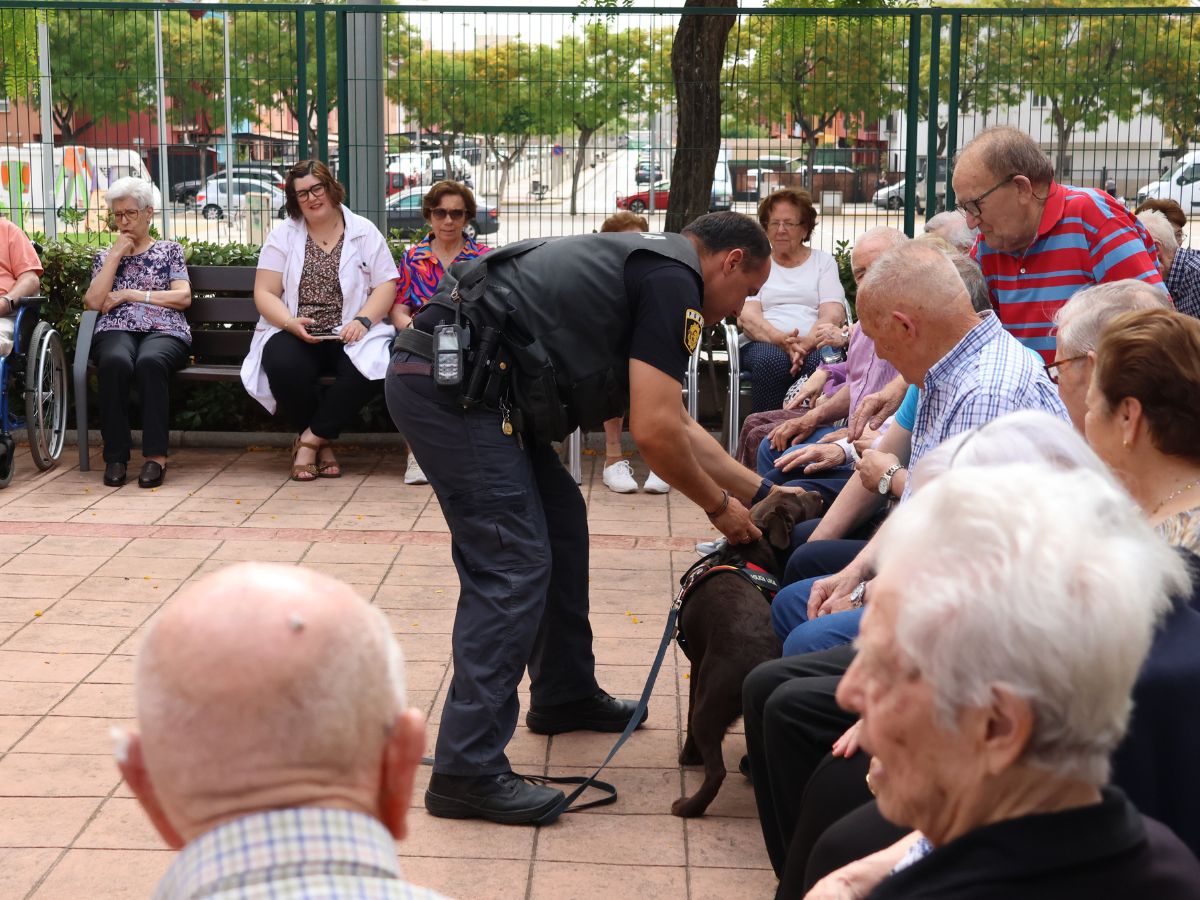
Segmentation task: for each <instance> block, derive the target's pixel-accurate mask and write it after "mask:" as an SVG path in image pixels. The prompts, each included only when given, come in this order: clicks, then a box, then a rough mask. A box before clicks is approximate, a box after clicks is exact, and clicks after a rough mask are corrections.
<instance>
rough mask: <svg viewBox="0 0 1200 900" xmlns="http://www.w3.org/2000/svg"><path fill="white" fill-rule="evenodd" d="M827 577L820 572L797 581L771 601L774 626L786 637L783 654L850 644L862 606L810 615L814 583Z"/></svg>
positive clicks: (809, 651) (794, 654) (795, 654)
mask: <svg viewBox="0 0 1200 900" xmlns="http://www.w3.org/2000/svg"><path fill="white" fill-rule="evenodd" d="M824 577H825V576H823V575H821V576H818V577H816V578H806V579H804V580H803V581H797V582H796V583H795V584H789V585H788V586H787V587H785V588H783V589H782V590H781V591H780V592H779V593H778V594H776V595H775V600H774V601H773V602H772V603H771V626H772V627H773V628H774V629H775V633H776V634H777V635H779V637H780V639H781V640H782V641H783V655H784V656H797V655H799V654H801V653H812V652H814V651H816V650H828V649H829V648H830V647H838V646H841V645H842V644H849V643H850V642H851V641H853V640H854V638H855V637H856V636H857V635H858V620H859V619H860V618H862V610H861V609H851V610H848V611H846V612H840V613H833V614H831V615H828V616H821V617H820V618H819V619H809V617H808V597H809V594H810V593H812V586H813V585H814V584H815V583H816V582H817V581H819V580H820V579H821V578H824Z"/></svg>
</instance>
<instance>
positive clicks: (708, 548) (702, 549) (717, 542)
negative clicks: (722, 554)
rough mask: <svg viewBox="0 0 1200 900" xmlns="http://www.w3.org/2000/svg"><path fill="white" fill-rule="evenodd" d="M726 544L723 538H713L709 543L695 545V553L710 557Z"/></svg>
mask: <svg viewBox="0 0 1200 900" xmlns="http://www.w3.org/2000/svg"><path fill="white" fill-rule="evenodd" d="M728 543H729V541H727V540H726V539H725V538H724V537H723V536H720V537H715V538H713V539H712V540H711V541H701V542H700V543H698V544H697V545H696V552H697V553H699V554H700V555H701V556H711V555H712V554H713V553H716V552H717V551H718V550H720V549H721V548H722V547H724V546H725V545H726V544H728Z"/></svg>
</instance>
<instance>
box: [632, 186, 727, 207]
mask: <svg viewBox="0 0 1200 900" xmlns="http://www.w3.org/2000/svg"><path fill="white" fill-rule="evenodd" d="M670 195H671V182H669V181H660V182H659V183H658V184H656V185H654V208H655V210H658V211H662V210H664V209H666V208H667V199H668V198H669V197H670ZM732 207H733V197H732V195H731V194H730V193H729V190H728V187H727V186H726V187H724V188H722V187H720V186H718V185H716V184H714V185H713V189H712V194H711V195H710V196H709V202H708V211H709V212H723V211H725V210H727V209H730V208H732ZM649 208H650V189H649V188H647V189H646V190H644V191H639V192H638V193H636V194H630V195H629V196H625V195H623V194H617V209H627V210H629V211H630V212H631V213H637V214H638V215H641V214H642V213H644V212H645V211H646V210H648V209H649Z"/></svg>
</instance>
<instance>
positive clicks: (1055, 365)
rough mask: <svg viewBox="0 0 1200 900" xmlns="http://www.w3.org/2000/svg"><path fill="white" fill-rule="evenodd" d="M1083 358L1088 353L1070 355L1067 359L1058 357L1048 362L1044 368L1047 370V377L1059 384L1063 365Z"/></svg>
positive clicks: (1085, 357)
mask: <svg viewBox="0 0 1200 900" xmlns="http://www.w3.org/2000/svg"><path fill="white" fill-rule="evenodd" d="M1081 359H1087V354H1086V353H1083V354H1081V355H1079V356H1068V357H1067V358H1066V359H1056V360H1055V361H1054V362H1052V363H1046V364H1045V365H1044V366H1043V367H1042V368H1044V369H1045V370H1046V377H1047V378H1049V379H1050V381H1052V382H1053V383H1054V384H1058V376H1059V375H1060V374H1062V367H1063V366H1065V365H1066V364H1067V363H1071V362H1076V361H1077V360H1081Z"/></svg>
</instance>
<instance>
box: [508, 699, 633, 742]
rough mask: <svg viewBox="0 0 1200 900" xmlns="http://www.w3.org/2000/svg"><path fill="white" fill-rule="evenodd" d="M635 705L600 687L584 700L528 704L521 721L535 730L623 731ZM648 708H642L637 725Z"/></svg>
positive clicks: (556, 732)
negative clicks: (613, 695) (528, 706)
mask: <svg viewBox="0 0 1200 900" xmlns="http://www.w3.org/2000/svg"><path fill="white" fill-rule="evenodd" d="M635 709H637V703H635V702H634V701H632V700H617V699H616V698H615V697H610V696H609V695H608V694H606V693H605V692H604V691H600V692H598V693H597V694H596V695H595V696H593V697H588V698H587V699H585V700H573V701H571V702H570V703H557V704H555V705H554V706H541V707H538V706H532V707H530V709H529V712H527V713H526V714H525V724H526V725H528V726H529V730H530V731H532V732H534V733H535V734H563V733H564V732H567V731H624V730H625V726H626V725H628V724H629V719H630V717H631V716H633V711H634V710H635ZM648 713H649V710H648V709H647V710H642V718H641V721H640V722H638V725H639V726H640V725H641V724H642V722H645V721H646V716H647V714H648Z"/></svg>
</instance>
